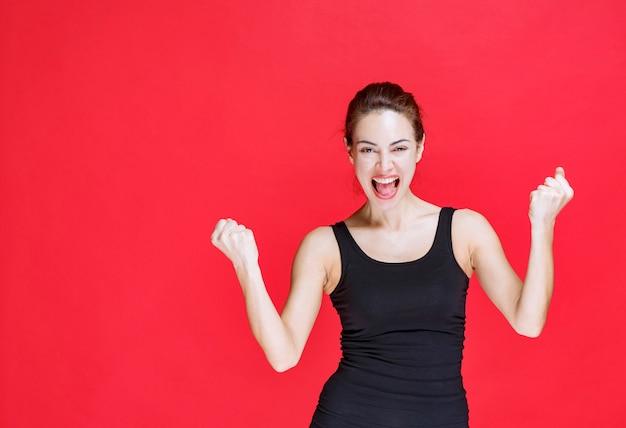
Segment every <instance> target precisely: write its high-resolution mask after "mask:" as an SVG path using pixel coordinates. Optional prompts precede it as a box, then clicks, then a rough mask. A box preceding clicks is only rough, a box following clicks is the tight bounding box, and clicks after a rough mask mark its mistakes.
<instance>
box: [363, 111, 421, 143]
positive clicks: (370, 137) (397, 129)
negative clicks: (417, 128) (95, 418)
mask: <svg viewBox="0 0 626 428" xmlns="http://www.w3.org/2000/svg"><path fill="white" fill-rule="evenodd" d="M354 137H355V138H354V139H355V140H356V141H359V140H367V141H371V142H379V143H384V142H391V141H397V140H399V139H406V140H410V141H412V140H413V139H414V130H413V126H412V125H411V123H410V122H409V120H408V119H407V118H406V117H405V116H404V115H402V114H400V113H396V112H395V111H392V110H383V111H380V112H378V111H374V112H371V113H368V114H367V115H366V116H364V117H363V118H362V119H361V120H359V122H358V123H357V124H356V127H355V128H354Z"/></svg>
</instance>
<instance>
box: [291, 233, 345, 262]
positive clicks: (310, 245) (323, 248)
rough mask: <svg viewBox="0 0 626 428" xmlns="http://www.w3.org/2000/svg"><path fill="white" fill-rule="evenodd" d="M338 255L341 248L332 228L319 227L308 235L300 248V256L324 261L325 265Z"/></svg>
mask: <svg viewBox="0 0 626 428" xmlns="http://www.w3.org/2000/svg"><path fill="white" fill-rule="evenodd" d="M338 254H339V246H338V244H337V240H336V239H335V234H334V232H333V229H332V228H331V227H330V226H321V227H317V228H315V229H313V230H312V231H310V232H309V233H307V234H306V235H305V236H304V238H303V239H302V242H301V243H300V247H299V248H298V255H299V256H301V257H303V258H305V259H315V260H316V261H322V262H323V263H325V264H326V263H328V262H329V261H333V260H334V259H335V256H336V255H338Z"/></svg>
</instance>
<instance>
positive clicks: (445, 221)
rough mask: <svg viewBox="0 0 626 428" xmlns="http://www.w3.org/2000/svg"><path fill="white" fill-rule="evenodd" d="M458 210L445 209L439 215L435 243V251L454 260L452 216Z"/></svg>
mask: <svg viewBox="0 0 626 428" xmlns="http://www.w3.org/2000/svg"><path fill="white" fill-rule="evenodd" d="M454 211H456V208H451V207H443V208H441V212H440V213H439V224H438V225H437V232H436V234H435V241H434V242H433V250H435V251H436V252H437V253H439V254H446V255H448V256H451V257H452V258H453V259H454V251H453V250H452V215H453V214H454Z"/></svg>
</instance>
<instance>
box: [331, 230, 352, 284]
mask: <svg viewBox="0 0 626 428" xmlns="http://www.w3.org/2000/svg"><path fill="white" fill-rule="evenodd" d="M330 227H331V228H332V230H333V233H334V234H335V239H336V240H337V245H339V255H340V257H341V275H340V277H339V285H337V288H339V286H340V285H341V283H342V282H343V279H344V277H345V274H346V272H347V270H348V265H349V264H350V260H351V259H353V257H351V255H352V254H351V253H353V252H355V249H354V247H353V246H352V245H351V239H352V238H351V236H350V231H348V226H346V223H344V222H343V221H340V222H338V223H335V224H333V225H332V226H330Z"/></svg>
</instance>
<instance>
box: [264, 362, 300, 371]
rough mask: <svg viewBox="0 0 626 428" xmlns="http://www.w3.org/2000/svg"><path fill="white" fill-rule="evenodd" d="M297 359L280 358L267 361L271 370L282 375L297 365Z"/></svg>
mask: <svg viewBox="0 0 626 428" xmlns="http://www.w3.org/2000/svg"><path fill="white" fill-rule="evenodd" d="M298 360H299V358H280V359H276V360H269V359H268V361H269V363H270V365H271V366H272V368H273V369H274V370H275V371H276V372H278V373H284V372H286V371H287V370H289V369H292V368H294V367H295V366H296V365H297V364H298Z"/></svg>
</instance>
